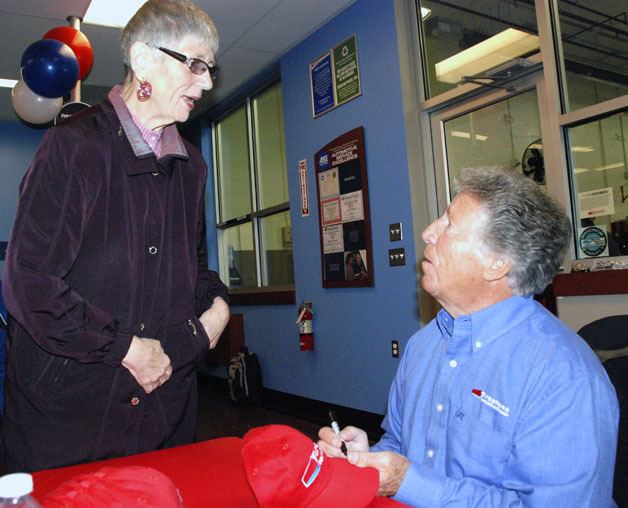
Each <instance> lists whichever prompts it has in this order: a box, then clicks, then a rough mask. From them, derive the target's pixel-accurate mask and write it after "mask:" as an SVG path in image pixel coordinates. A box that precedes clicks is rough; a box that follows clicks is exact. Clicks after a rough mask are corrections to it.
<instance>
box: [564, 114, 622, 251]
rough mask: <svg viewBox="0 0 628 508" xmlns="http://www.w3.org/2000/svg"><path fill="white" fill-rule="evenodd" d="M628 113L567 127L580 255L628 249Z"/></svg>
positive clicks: (577, 241)
mask: <svg viewBox="0 0 628 508" xmlns="http://www.w3.org/2000/svg"><path fill="white" fill-rule="evenodd" d="M627 135H628V118H627V117H626V114H625V113H619V114H616V115H612V116H609V117H607V118H603V119H600V120H594V121H592V122H589V123H586V124H583V125H579V126H577V127H571V128H568V129H567V137H568V144H569V156H570V167H571V172H572V178H571V181H572V200H573V203H574V216H575V217H574V218H575V221H576V224H575V225H576V243H577V247H578V258H588V257H602V256H619V255H628V223H627V219H628V160H627V154H628V139H627V138H626V136H627Z"/></svg>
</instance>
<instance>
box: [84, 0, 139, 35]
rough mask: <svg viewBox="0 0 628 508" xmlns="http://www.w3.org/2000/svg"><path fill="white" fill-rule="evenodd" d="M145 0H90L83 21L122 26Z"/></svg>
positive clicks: (115, 26) (93, 23)
mask: <svg viewBox="0 0 628 508" xmlns="http://www.w3.org/2000/svg"><path fill="white" fill-rule="evenodd" d="M145 3H146V0H113V1H112V0H92V1H91V3H90V4H89V7H88V8H87V12H86V13H85V17H84V18H83V23H89V24H91V25H102V26H111V27H114V28H123V27H125V26H126V24H127V23H128V21H129V20H130V19H131V18H132V17H133V14H135V13H136V12H137V10H138V9H139V8H140V7H141V6H142V5H144V4H145Z"/></svg>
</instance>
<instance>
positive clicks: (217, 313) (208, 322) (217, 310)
mask: <svg viewBox="0 0 628 508" xmlns="http://www.w3.org/2000/svg"><path fill="white" fill-rule="evenodd" d="M199 321H200V322H201V324H202V325H203V328H204V329H205V333H206V334H207V336H208V337H209V349H214V348H215V347H216V344H218V339H219V338H220V335H221V334H222V332H223V330H224V329H225V327H226V326H227V323H228V322H229V305H227V302H225V301H224V300H223V299H222V298H221V297H220V296H217V297H216V298H214V302H213V303H212V306H211V307H210V308H209V309H207V310H206V311H205V312H203V314H201V317H200V318H199Z"/></svg>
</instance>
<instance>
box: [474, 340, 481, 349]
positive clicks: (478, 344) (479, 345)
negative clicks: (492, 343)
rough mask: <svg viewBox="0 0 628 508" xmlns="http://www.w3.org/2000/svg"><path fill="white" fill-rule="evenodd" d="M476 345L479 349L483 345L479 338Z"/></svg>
mask: <svg viewBox="0 0 628 508" xmlns="http://www.w3.org/2000/svg"><path fill="white" fill-rule="evenodd" d="M475 347H476V348H478V349H480V348H481V347H482V343H481V342H480V341H479V340H478V341H477V342H476V343H475Z"/></svg>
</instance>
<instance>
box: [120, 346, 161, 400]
mask: <svg viewBox="0 0 628 508" xmlns="http://www.w3.org/2000/svg"><path fill="white" fill-rule="evenodd" d="M122 366H123V367H126V368H127V369H128V370H129V372H130V373H131V375H132V376H133V377H134V378H135V380H136V381H137V382H138V383H139V385H140V386H141V387H142V388H143V389H144V391H145V392H146V393H150V392H152V391H153V390H154V389H155V388H158V387H159V386H161V385H162V384H164V383H165V382H166V381H168V379H170V376H171V375H172V365H171V364H170V358H169V357H168V355H167V354H166V353H164V350H163V348H162V347H161V342H159V341H158V340H155V339H145V338H141V337H137V336H133V340H132V341H131V346H130V347H129V351H128V352H127V354H126V356H125V357H124V358H123V359H122Z"/></svg>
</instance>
